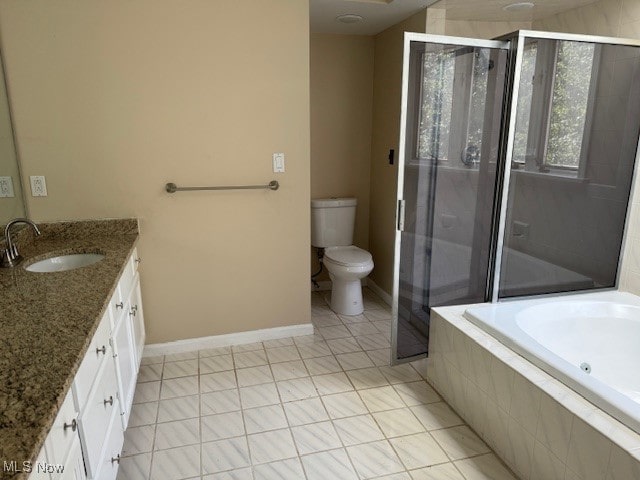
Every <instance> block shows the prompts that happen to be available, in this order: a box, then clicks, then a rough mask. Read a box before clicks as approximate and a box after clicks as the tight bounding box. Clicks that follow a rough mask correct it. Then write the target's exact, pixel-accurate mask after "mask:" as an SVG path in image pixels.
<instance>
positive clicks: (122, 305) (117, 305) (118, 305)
mask: <svg viewBox="0 0 640 480" xmlns="http://www.w3.org/2000/svg"><path fill="white" fill-rule="evenodd" d="M116 308H124V302H120V303H116Z"/></svg>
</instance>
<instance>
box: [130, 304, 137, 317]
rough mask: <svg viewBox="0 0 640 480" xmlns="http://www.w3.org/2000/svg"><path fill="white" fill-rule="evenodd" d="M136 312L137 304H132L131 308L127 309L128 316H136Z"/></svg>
mask: <svg viewBox="0 0 640 480" xmlns="http://www.w3.org/2000/svg"><path fill="white" fill-rule="evenodd" d="M137 313H138V305H134V306H132V307H131V310H130V311H129V316H130V317H131V316H134V317H135V316H136V315H137Z"/></svg>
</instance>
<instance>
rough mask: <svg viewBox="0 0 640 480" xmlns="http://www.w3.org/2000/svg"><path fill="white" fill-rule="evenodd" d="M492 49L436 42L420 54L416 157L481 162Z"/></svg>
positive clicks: (469, 164) (463, 163) (463, 164)
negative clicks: (438, 44) (431, 48)
mask: <svg viewBox="0 0 640 480" xmlns="http://www.w3.org/2000/svg"><path fill="white" fill-rule="evenodd" d="M489 57H490V50H489V49H483V48H472V47H459V46H444V47H442V46H439V49H438V50H437V51H428V52H424V53H423V54H422V57H421V60H420V62H421V63H420V65H419V71H420V75H421V77H420V78H421V83H420V88H421V91H420V106H419V111H418V112H417V115H418V132H417V138H416V144H415V155H416V158H417V159H422V160H437V161H438V162H440V163H446V164H448V165H450V166H456V167H472V166H474V165H475V164H476V163H478V162H479V160H480V154H481V149H482V136H483V130H484V128H483V127H484V122H485V118H484V116H485V108H486V102H487V85H488V77H489V71H490V70H491V69H493V60H492V59H490V58H489Z"/></svg>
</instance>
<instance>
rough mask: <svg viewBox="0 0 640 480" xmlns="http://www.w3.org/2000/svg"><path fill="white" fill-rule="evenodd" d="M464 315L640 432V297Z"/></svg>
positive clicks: (604, 295) (551, 300)
mask: <svg viewBox="0 0 640 480" xmlns="http://www.w3.org/2000/svg"><path fill="white" fill-rule="evenodd" d="M464 316H465V318H467V319H468V320H469V321H471V322H472V323H473V324H475V325H476V326H478V327H480V328H481V329H483V330H485V331H486V332H488V333H490V334H491V335H493V336H494V337H496V338H497V339H498V340H499V341H500V342H502V343H503V344H505V345H506V346H508V347H509V348H511V349H512V350H514V351H516V352H517V353H519V354H520V355H522V356H523V357H525V358H526V359H527V360H529V361H530V362H531V363H533V364H535V365H536V366H538V367H539V368H541V369H542V370H544V371H546V372H547V373H548V374H550V375H552V376H553V377H555V378H557V379H558V380H559V381H561V382H562V383H564V384H565V385H567V386H569V387H570V388H572V389H573V390H575V391H576V392H577V393H579V394H580V395H582V396H583V397H584V398H586V399H587V400H589V401H590V402H591V403H593V404H594V405H596V406H597V407H599V408H601V409H602V410H604V411H605V412H607V413H608V414H609V415H611V416H612V417H615V418H616V419H618V420H619V421H620V422H622V423H624V424H625V425H627V426H628V427H629V428H631V429H633V430H635V431H636V432H638V433H640V372H639V368H640V297H637V296H635V295H632V294H629V293H624V292H617V291H610V292H597V293H580V294H572V295H565V296H559V297H547V298H544V299H535V300H515V301H508V302H503V303H498V304H484V305H479V306H472V307H470V308H467V309H466V311H465V313H464Z"/></svg>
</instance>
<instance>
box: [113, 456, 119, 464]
mask: <svg viewBox="0 0 640 480" xmlns="http://www.w3.org/2000/svg"><path fill="white" fill-rule="evenodd" d="M111 463H112V464H113V463H118V464H119V463H120V454H117V455H116V456H115V457H111Z"/></svg>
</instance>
